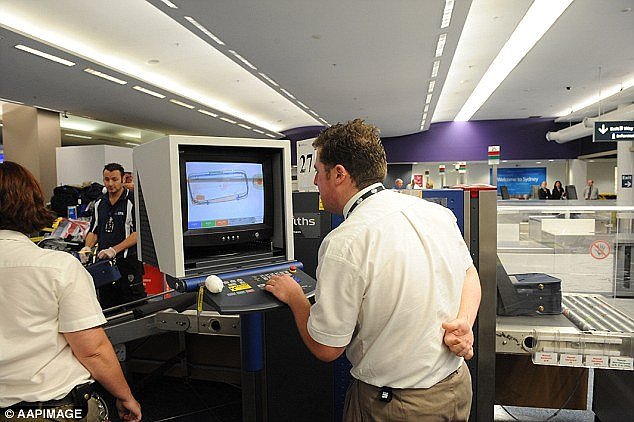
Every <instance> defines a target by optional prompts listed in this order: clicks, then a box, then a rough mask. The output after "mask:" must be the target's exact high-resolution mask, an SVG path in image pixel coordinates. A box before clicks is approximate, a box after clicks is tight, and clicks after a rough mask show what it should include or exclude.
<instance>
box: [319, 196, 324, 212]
mask: <svg viewBox="0 0 634 422" xmlns="http://www.w3.org/2000/svg"><path fill="white" fill-rule="evenodd" d="M323 210H324V203H323V202H321V195H319V211H323Z"/></svg>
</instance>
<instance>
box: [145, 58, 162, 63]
mask: <svg viewBox="0 0 634 422" xmlns="http://www.w3.org/2000/svg"><path fill="white" fill-rule="evenodd" d="M160 62H161V61H160V60H157V59H150V60H148V61H147V64H159V63H160Z"/></svg>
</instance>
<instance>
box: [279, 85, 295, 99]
mask: <svg viewBox="0 0 634 422" xmlns="http://www.w3.org/2000/svg"><path fill="white" fill-rule="evenodd" d="M280 91H282V92H283V93H284V94H286V95H287V96H289V97H291V98H292V99H295V96H294V95H293V94H291V93H290V92H288V91H287V90H285V89H284V88H280Z"/></svg>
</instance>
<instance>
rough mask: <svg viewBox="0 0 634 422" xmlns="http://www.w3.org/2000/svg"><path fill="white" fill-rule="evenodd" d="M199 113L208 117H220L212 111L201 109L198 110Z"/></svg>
mask: <svg viewBox="0 0 634 422" xmlns="http://www.w3.org/2000/svg"><path fill="white" fill-rule="evenodd" d="M198 112H199V113H202V114H206V115H207V116H211V117H218V115H217V114H216V113H212V112H211V111H207V110H203V109H201V108H199V109H198Z"/></svg>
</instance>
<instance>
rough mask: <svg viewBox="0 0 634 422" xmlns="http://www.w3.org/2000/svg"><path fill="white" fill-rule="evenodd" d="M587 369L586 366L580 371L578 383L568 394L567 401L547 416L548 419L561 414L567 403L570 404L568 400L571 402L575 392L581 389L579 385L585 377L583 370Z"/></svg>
mask: <svg viewBox="0 0 634 422" xmlns="http://www.w3.org/2000/svg"><path fill="white" fill-rule="evenodd" d="M584 371H585V368H582V369H581V371H580V372H579V376H578V377H577V385H575V388H574V389H573V390H572V392H571V393H570V395H569V396H568V398H567V399H566V401H565V402H564V404H562V405H561V407H560V408H559V409H557V410H556V411H555V413H553V414H552V415H550V416H549V417H548V418H546V420H547V421H549V420H551V419H552V418H554V417H555V416H557V415H558V414H559V412H561V410H562V409H563V408H564V407H566V405H567V404H568V402H570V400H572V397H573V396H574V395H575V393H576V392H577V390H578V389H579V386H580V385H581V380H582V379H583V376H582V375H583V372H584Z"/></svg>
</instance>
